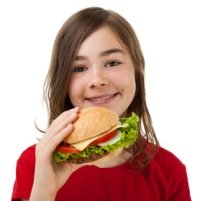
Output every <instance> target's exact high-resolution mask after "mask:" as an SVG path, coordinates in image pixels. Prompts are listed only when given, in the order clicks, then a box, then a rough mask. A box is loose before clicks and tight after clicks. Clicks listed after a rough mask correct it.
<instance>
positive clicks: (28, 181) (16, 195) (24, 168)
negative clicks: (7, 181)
mask: <svg viewBox="0 0 200 201" xmlns="http://www.w3.org/2000/svg"><path fill="white" fill-rule="evenodd" d="M34 154H35V152H34V147H31V148H29V149H27V150H26V151H25V152H24V153H22V155H21V156H20V158H19V159H18V161H17V167H16V179H15V183H14V186H13V193H12V197H11V200H12V201H14V200H15V201H16V200H21V199H29V197H30V193H31V189H32V185H33V179H34Z"/></svg>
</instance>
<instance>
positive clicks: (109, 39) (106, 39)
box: [77, 26, 126, 55]
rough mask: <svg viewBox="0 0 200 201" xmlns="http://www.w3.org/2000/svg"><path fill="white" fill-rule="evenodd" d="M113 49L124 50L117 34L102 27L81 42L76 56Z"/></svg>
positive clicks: (108, 28)
mask: <svg viewBox="0 0 200 201" xmlns="http://www.w3.org/2000/svg"><path fill="white" fill-rule="evenodd" d="M113 48H116V49H122V50H124V51H125V50H126V47H125V45H124V44H123V43H122V41H121V40H120V39H119V37H118V36H117V33H115V32H114V30H113V29H111V28H110V27H108V26H102V27H100V28H99V29H97V30H96V31H95V32H93V33H92V34H91V35H90V36H88V37H87V38H86V39H85V40H84V41H83V43H82V44H81V46H80V48H79V49H78V52H77V53H78V55H79V54H80V55H82V54H83V55H84V54H91V53H98V52H101V51H105V50H106V49H113Z"/></svg>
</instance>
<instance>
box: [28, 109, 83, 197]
mask: <svg viewBox="0 0 200 201" xmlns="http://www.w3.org/2000/svg"><path fill="white" fill-rule="evenodd" d="M78 113H79V108H74V109H71V110H68V111H66V112H63V113H62V114H61V115H60V116H58V117H57V118H56V119H55V120H54V121H53V122H52V124H51V125H50V127H49V128H48V129H47V131H46V133H45V134H44V136H43V138H42V140H41V141H40V142H39V143H38V144H37V145H36V166H35V175H34V183H33V188H32V192H31V198H30V200H54V198H55V195H56V193H57V191H58V190H59V189H60V188H61V187H62V186H63V185H64V183H65V182H66V181H67V179H68V178H69V177H70V175H71V174H72V173H73V172H74V171H75V170H77V169H78V168H80V167H81V166H83V165H76V164H69V163H56V162H55V161H54V160H53V159H52V153H53V152H54V150H55V149H56V147H57V146H58V145H59V144H60V142H61V141H62V140H63V138H64V137H65V136H67V135H69V134H70V133H71V132H72V130H73V124H72V123H73V122H74V121H75V120H76V119H77V118H78Z"/></svg>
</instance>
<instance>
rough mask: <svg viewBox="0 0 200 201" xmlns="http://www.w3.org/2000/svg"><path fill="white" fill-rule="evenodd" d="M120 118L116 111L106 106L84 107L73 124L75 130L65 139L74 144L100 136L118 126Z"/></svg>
mask: <svg viewBox="0 0 200 201" xmlns="http://www.w3.org/2000/svg"><path fill="white" fill-rule="evenodd" d="M118 120H119V117H118V115H117V114H116V113H114V112H112V111H111V110H109V109H106V108H104V107H89V108H85V109H82V110H81V111H80V113H79V118H78V119H77V120H76V121H75V122H74V124H73V125H74V130H73V131H72V133H71V134H70V135H68V136H67V137H65V138H64V140H63V141H64V142H66V143H69V144H72V143H76V142H80V141H83V140H87V139H90V138H92V137H95V136H98V135H100V134H102V133H104V132H106V131H108V130H110V129H111V128H112V127H114V126H116V125H117V122H118Z"/></svg>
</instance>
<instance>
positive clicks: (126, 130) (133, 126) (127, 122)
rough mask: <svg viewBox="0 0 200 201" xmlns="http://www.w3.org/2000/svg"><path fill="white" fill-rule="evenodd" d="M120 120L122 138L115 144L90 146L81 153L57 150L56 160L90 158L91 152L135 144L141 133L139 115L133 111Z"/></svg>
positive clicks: (102, 151) (107, 150) (98, 152)
mask: <svg viewBox="0 0 200 201" xmlns="http://www.w3.org/2000/svg"><path fill="white" fill-rule="evenodd" d="M119 121H120V122H121V123H122V125H123V127H121V128H119V129H118V130H119V132H121V137H120V140H119V141H117V142H116V143H114V144H107V145H104V146H92V145H91V146H88V147H86V148H85V149H84V150H83V151H81V152H80V153H61V152H59V151H55V152H54V154H53V157H54V159H55V160H56V162H61V161H67V160H68V159H70V158H75V159H79V158H89V157H90V155H91V154H99V155H102V154H104V153H107V152H112V151H115V150H117V149H118V148H120V147H125V148H128V147H129V146H131V145H133V144H134V143H135V141H136V139H137V137H138V133H139V127H138V123H139V117H138V116H137V115H136V114H135V113H132V115H131V116H130V117H126V118H120V119H119Z"/></svg>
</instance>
